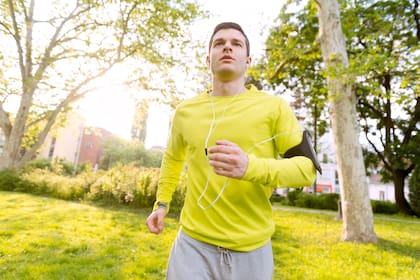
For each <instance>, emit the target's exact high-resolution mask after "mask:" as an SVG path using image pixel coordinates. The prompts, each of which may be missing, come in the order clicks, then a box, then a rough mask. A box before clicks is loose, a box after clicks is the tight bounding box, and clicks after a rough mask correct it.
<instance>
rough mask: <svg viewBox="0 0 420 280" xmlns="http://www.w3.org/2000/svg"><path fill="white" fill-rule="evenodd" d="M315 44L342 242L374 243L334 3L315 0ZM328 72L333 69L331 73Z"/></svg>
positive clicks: (352, 94) (351, 97) (338, 17)
mask: <svg viewBox="0 0 420 280" xmlns="http://www.w3.org/2000/svg"><path fill="white" fill-rule="evenodd" d="M316 2H317V7H318V18H319V25H320V27H319V34H318V42H319V43H320V45H321V51H322V56H323V60H324V63H325V67H326V69H327V72H328V73H330V74H328V78H327V85H328V95H329V98H330V100H331V107H330V111H329V112H330V117H331V125H332V130H333V135H334V142H335V147H336V152H337V163H338V175H339V180H340V192H341V204H342V211H343V235H342V238H343V240H344V241H355V242H372V243H375V242H376V241H377V236H376V234H375V232H374V229H373V213H372V207H371V204H370V199H369V192H368V185H367V179H366V173H365V167H364V161H363V155H362V148H361V146H360V143H359V126H358V123H357V113H356V98H355V94H354V92H353V89H352V86H351V85H350V84H348V82H347V81H346V77H345V75H343V74H337V72H341V71H340V70H339V69H346V68H348V57H347V51H346V47H345V38H344V34H343V32H342V29H341V21H340V11H339V5H338V1H337V0H319V1H316ZM330 70H336V71H335V72H336V73H335V74H331V71H330Z"/></svg>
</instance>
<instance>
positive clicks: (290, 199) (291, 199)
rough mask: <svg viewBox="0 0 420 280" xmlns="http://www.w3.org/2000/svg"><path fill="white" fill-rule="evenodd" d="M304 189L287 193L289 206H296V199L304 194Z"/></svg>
mask: <svg viewBox="0 0 420 280" xmlns="http://www.w3.org/2000/svg"><path fill="white" fill-rule="evenodd" d="M302 191H303V189H302V188H300V189H294V190H292V191H288V192H287V205H290V206H296V199H297V198H298V196H299V195H300V194H301V193H302Z"/></svg>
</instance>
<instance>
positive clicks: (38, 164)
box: [25, 158, 51, 170]
mask: <svg viewBox="0 0 420 280" xmlns="http://www.w3.org/2000/svg"><path fill="white" fill-rule="evenodd" d="M25 168H29V169H46V170H49V169H51V162H50V161H49V160H48V159H46V158H39V159H34V160H31V161H29V162H27V163H26V165H25Z"/></svg>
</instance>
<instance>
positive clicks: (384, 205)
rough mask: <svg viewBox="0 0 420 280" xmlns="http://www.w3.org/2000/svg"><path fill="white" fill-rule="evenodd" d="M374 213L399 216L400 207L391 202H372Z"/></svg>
mask: <svg viewBox="0 0 420 280" xmlns="http://www.w3.org/2000/svg"><path fill="white" fill-rule="evenodd" d="M371 205H372V210H373V213H376V214H397V213H398V212H399V211H400V210H399V208H398V206H397V205H396V204H395V203H393V202H390V201H382V200H371Z"/></svg>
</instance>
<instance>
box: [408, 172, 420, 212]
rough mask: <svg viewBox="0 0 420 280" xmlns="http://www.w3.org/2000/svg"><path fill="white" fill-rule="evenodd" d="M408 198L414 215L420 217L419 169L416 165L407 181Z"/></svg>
mask: <svg viewBox="0 0 420 280" xmlns="http://www.w3.org/2000/svg"><path fill="white" fill-rule="evenodd" d="M409 187H410V192H409V198H410V204H411V206H412V208H413V211H414V212H415V213H416V215H417V217H420V168H419V165H417V167H416V169H414V171H413V173H412V174H411V177H410V181H409Z"/></svg>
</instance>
